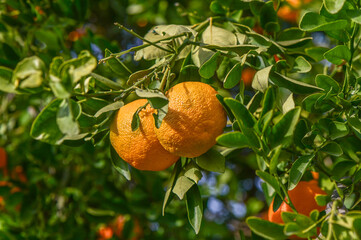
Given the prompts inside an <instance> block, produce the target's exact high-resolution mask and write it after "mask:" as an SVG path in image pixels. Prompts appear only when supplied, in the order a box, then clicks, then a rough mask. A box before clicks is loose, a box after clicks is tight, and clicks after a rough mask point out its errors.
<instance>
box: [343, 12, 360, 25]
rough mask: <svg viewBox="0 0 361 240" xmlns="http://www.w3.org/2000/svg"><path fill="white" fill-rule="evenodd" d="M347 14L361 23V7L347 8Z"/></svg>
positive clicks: (354, 20)
mask: <svg viewBox="0 0 361 240" xmlns="http://www.w3.org/2000/svg"><path fill="white" fill-rule="evenodd" d="M346 13H347V16H348V17H349V18H351V20H352V21H353V22H355V23H357V24H361V10H360V9H352V10H351V9H350V10H349V9H347V10H346Z"/></svg>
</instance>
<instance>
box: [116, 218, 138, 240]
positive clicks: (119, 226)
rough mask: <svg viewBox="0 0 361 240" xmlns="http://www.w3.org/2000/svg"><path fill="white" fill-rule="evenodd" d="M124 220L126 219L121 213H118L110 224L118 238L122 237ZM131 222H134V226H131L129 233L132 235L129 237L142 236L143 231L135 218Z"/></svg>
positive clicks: (135, 239)
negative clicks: (131, 229)
mask: <svg viewBox="0 0 361 240" xmlns="http://www.w3.org/2000/svg"><path fill="white" fill-rule="evenodd" d="M126 221H127V220H126V218H125V217H124V216H123V215H119V216H118V217H116V219H115V220H114V223H113V225H112V226H113V229H114V234H115V235H116V236H117V237H119V238H122V237H123V230H124V225H125V223H126ZM133 223H134V226H133V231H132V233H131V234H132V236H133V237H132V238H131V240H137V239H139V238H140V237H141V236H142V234H143V231H142V229H141V227H140V225H139V222H138V221H137V220H135V221H134V222H133Z"/></svg>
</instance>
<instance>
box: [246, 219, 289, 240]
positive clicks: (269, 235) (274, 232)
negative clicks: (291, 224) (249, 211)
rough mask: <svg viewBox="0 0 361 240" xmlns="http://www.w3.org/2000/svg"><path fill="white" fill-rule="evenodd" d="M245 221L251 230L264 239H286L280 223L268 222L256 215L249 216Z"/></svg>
mask: <svg viewBox="0 0 361 240" xmlns="http://www.w3.org/2000/svg"><path fill="white" fill-rule="evenodd" d="M246 223H247V225H248V226H249V227H250V228H251V230H252V231H253V232H255V233H256V234H257V235H259V236H261V237H264V238H266V239H279V240H282V239H287V236H286V235H285V234H284V233H283V228H284V227H283V226H282V225H280V224H277V223H273V222H269V221H267V220H263V219H261V218H258V217H249V218H247V220H246Z"/></svg>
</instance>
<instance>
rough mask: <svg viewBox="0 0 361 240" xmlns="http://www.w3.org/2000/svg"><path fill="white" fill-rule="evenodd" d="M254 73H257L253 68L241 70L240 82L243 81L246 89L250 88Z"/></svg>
mask: <svg viewBox="0 0 361 240" xmlns="http://www.w3.org/2000/svg"><path fill="white" fill-rule="evenodd" d="M256 72H257V71H256V70H255V69H253V68H244V69H243V70H242V76H241V80H242V81H243V83H244V86H246V87H250V86H252V81H253V77H254V75H255V74H256Z"/></svg>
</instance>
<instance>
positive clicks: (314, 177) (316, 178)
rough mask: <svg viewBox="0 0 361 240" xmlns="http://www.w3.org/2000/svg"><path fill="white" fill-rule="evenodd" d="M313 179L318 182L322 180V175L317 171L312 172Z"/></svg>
mask: <svg viewBox="0 0 361 240" xmlns="http://www.w3.org/2000/svg"><path fill="white" fill-rule="evenodd" d="M311 174H312V177H313V179H315V180H318V179H319V178H320V174H319V173H318V172H315V171H311Z"/></svg>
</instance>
